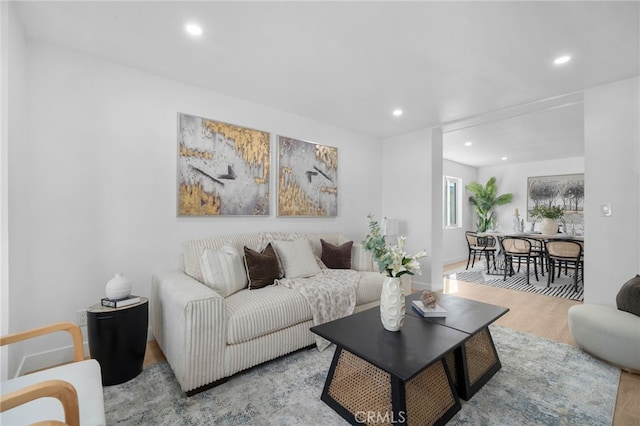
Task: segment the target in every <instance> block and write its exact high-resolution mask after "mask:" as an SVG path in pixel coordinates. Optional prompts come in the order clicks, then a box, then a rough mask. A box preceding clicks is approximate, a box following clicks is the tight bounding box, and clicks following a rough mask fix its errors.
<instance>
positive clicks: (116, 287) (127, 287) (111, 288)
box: [105, 272, 131, 300]
mask: <svg viewBox="0 0 640 426" xmlns="http://www.w3.org/2000/svg"><path fill="white" fill-rule="evenodd" d="M105 292H106V294H107V298H109V299H110V300H119V299H124V298H125V297H127V296H128V295H129V294H131V281H129V278H127V277H125V276H124V275H122V272H117V273H116V276H115V277H113V278H111V279H110V280H109V281H107V287H106V288H105Z"/></svg>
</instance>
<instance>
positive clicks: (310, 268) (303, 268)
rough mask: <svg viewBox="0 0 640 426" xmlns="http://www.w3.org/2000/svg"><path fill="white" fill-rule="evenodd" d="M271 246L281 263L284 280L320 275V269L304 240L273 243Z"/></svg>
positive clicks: (307, 242) (306, 241) (307, 243)
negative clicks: (273, 247)
mask: <svg viewBox="0 0 640 426" xmlns="http://www.w3.org/2000/svg"><path fill="white" fill-rule="evenodd" d="M273 245H274V246H275V248H276V252H277V253H278V257H279V259H280V262H281V263H282V268H283V269H284V276H285V277H286V278H305V277H311V276H313V275H316V274H318V273H320V267H319V266H318V262H317V261H316V257H315V256H314V255H313V252H312V251H311V246H310V245H309V241H308V240H307V239H306V238H304V239H299V240H294V241H274V242H273Z"/></svg>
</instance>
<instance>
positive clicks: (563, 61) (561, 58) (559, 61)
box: [553, 55, 571, 65]
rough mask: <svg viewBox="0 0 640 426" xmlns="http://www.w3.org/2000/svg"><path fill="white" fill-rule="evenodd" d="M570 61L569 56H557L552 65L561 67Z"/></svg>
mask: <svg viewBox="0 0 640 426" xmlns="http://www.w3.org/2000/svg"><path fill="white" fill-rule="evenodd" d="M570 60H571V56H569V55H564V56H558V57H557V58H556V59H555V60H554V61H553V63H554V64H556V65H562V64H566V63H567V62H569V61H570Z"/></svg>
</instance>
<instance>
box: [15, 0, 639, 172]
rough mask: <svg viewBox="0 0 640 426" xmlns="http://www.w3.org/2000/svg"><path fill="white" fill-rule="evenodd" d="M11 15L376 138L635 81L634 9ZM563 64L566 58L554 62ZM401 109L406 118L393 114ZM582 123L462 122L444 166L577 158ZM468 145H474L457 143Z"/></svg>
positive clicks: (106, 8)
mask: <svg viewBox="0 0 640 426" xmlns="http://www.w3.org/2000/svg"><path fill="white" fill-rule="evenodd" d="M15 6H16V9H17V11H18V16H19V17H20V19H21V21H22V24H23V26H24V31H25V34H26V36H27V37H28V38H29V39H31V40H37V41H41V42H45V43H49V44H53V45H57V46H62V47H65V48H69V49H72V50H75V51H78V52H81V53H84V54H87V55H90V56H94V57H97V58H103V59H105V60H108V61H111V62H115V63H118V64H122V65H125V66H128V67H133V68H136V69H140V70H144V71H147V72H150V73H154V74H158V75H162V76H166V77H169V78H172V79H176V80H180V81H183V82H186V83H189V84H193V85H196V86H199V87H202V88H206V89H211V90H213V91H216V92H219V93H223V94H227V95H230V96H233V97H236V98H240V99H245V100H247V101H250V102H254V103H258V104H261V105H266V106H269V107H272V108H275V109H278V110H282V111H287V112H290V113H294V114H297V115H300V116H303V117H307V118H311V119H314V120H318V121H321V122H325V123H329V124H332V125H336V126H339V127H341V128H344V129H348V130H352V131H354V132H358V133H362V134H367V135H371V136H373V137H378V138H387V137H391V136H395V135H400V134H404V133H409V132H412V131H416V130H419V129H424V128H428V127H433V126H436V125H439V124H441V123H450V122H456V121H458V120H462V119H464V118H465V117H476V116H482V115H483V114H486V113H490V112H492V111H500V110H504V109H505V108H509V107H511V106H514V105H515V106H518V105H524V104H528V103H531V102H535V101H538V100H541V99H547V98H552V97H556V96H559V95H563V94H567V93H574V92H578V91H581V90H583V89H584V88H588V87H593V86H597V85H600V84H605V83H608V82H612V81H616V80H621V79H625V78H630V77H634V76H637V75H639V74H640V30H639V28H640V23H639V22H640V3H639V2H637V1H633V2H629V1H626V2H613V1H588V2H574V1H569V2H553V1H549V2H483V1H472V2H435V1H432V2H420V1H413V2H391V1H388V2H384V1H375V2H349V1H343V2H269V1H259V2H238V1H236V2H219V1H196V2H187V1H177V2H169V1H159V2H153V1H143V2H113V1H86V2H83V1H72V2H57V1H44V2H31V1H29V2H17V3H16V4H15ZM188 21H192V22H197V23H199V24H200V25H201V26H202V27H203V31H204V32H203V35H202V36H201V37H200V38H198V39H194V38H192V37H190V36H188V35H187V34H186V33H185V32H184V26H185V24H186V23H187V22H188ZM561 54H569V55H571V56H572V60H571V61H570V62H569V63H567V64H565V65H563V66H555V65H553V63H552V61H553V59H554V58H555V57H556V56H558V55H561ZM396 108H401V109H402V110H403V111H404V114H403V115H402V116H400V117H394V116H392V114H391V113H392V111H393V110H394V109H396ZM581 120H582V113H581V105H572V106H567V107H564V108H553V109H550V110H548V111H537V112H534V113H533V114H523V115H520V116H518V117H512V118H510V119H508V120H504V121H505V122H504V123H500V122H498V121H496V122H490V123H486V124H483V125H481V126H479V127H478V128H475V129H474V127H467V128H465V129H464V130H457V131H455V132H449V133H447V134H446V135H445V157H447V156H452V157H451V158H453V159H454V160H456V161H459V162H463V163H466V164H473V165H480V164H482V165H489V164H496V162H497V163H499V162H500V160H499V159H498V160H496V159H495V158H498V157H500V156H502V155H507V156H508V157H509V160H508V161H509V162H513V161H515V160H514V159H515V158H527V160H525V161H531V159H536V158H537V157H532V156H533V155H537V154H535V153H536V152H544V151H543V150H540V149H536V150H532V149H531V143H535V144H539V143H544V144H548V145H550V146H552V147H554V149H553V150H551V151H552V152H555V153H556V154H558V153H564V152H565V151H566V152H568V153H569V154H571V153H576V150H577V149H581V148H580V147H581V146H582V124H581ZM466 140H473V141H474V145H472V148H473V149H467V150H466V151H465V150H462V149H460V148H459V147H458V146H457V145H456V144H458V143H459V141H466ZM476 141H477V142H476ZM480 141H484V142H483V143H481V142H480ZM451 144H453V145H451ZM505 145H507V146H509V148H511V154H503V153H502V152H504V148H505ZM565 145H566V149H565V147H564V146H565ZM500 150H502V151H500ZM470 153H473V154H470ZM515 153H519V154H518V155H515ZM483 155H486V156H487V157H486V158H485V157H483ZM577 155H582V153H581V152H580V153H578V154H577ZM456 156H458V157H456ZM490 156H493V159H490ZM527 156H529V157H527ZM570 156H575V155H570ZM454 157H456V158H454ZM480 158H482V159H480ZM512 158H514V159H512ZM474 161H475V163H474Z"/></svg>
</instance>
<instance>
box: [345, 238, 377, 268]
mask: <svg viewBox="0 0 640 426" xmlns="http://www.w3.org/2000/svg"><path fill="white" fill-rule="evenodd" d="M351 268H352V269H355V270H356V271H377V270H378V269H377V267H376V266H375V265H374V263H373V257H372V256H371V252H370V251H368V250H365V248H364V247H363V246H362V244H360V243H358V244H354V245H353V250H352V254H351Z"/></svg>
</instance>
